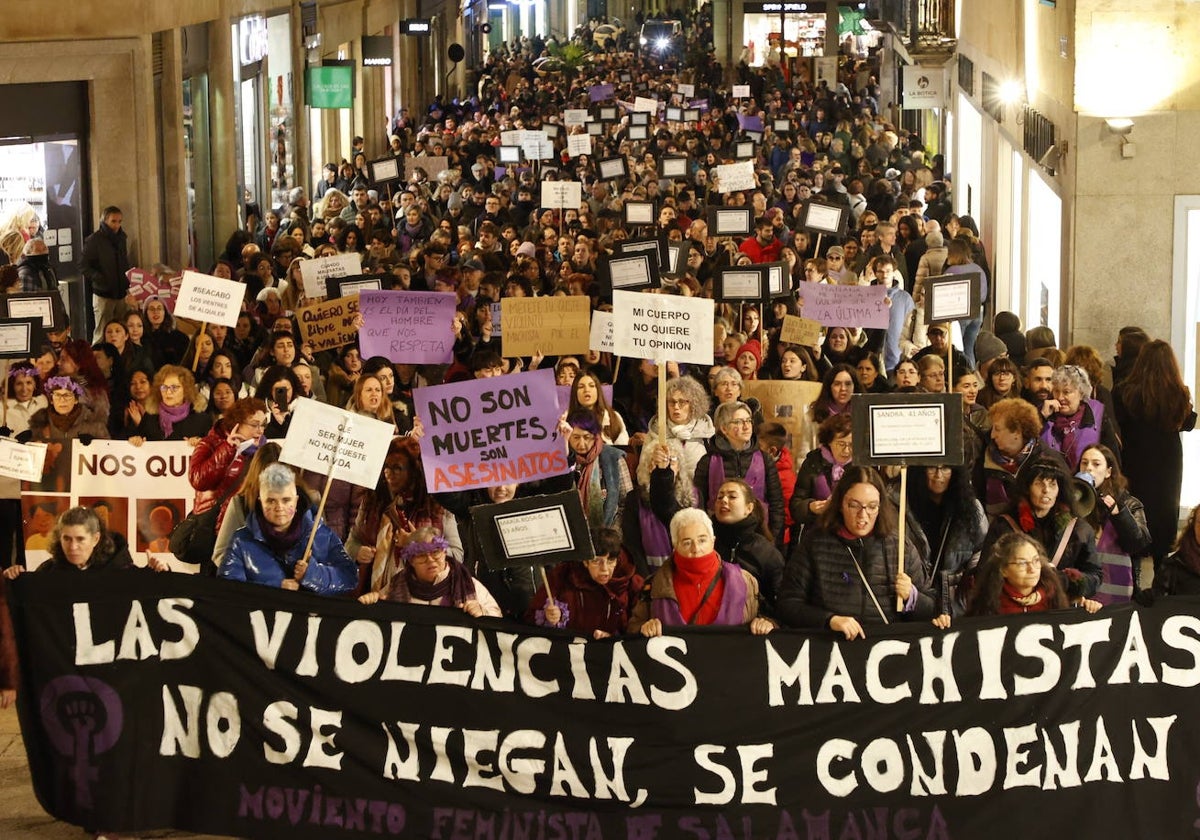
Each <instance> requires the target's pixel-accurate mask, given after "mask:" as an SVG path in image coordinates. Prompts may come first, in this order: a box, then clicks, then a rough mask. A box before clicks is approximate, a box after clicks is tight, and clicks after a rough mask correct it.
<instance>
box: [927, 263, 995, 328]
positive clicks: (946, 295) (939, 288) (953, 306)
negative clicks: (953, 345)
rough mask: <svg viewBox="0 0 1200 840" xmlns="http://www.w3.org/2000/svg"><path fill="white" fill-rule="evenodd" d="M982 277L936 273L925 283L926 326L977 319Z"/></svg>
mask: <svg viewBox="0 0 1200 840" xmlns="http://www.w3.org/2000/svg"><path fill="white" fill-rule="evenodd" d="M982 289H983V274H982V273H981V272H979V271H965V272H963V273H962V274H939V275H937V276H935V277H928V278H926V280H925V294H926V295H927V296H928V297H927V299H926V301H925V323H926V324H936V323H940V322H943V321H969V320H971V319H972V318H976V317H978V316H979V306H980V300H979V299H980V293H981V291H982Z"/></svg>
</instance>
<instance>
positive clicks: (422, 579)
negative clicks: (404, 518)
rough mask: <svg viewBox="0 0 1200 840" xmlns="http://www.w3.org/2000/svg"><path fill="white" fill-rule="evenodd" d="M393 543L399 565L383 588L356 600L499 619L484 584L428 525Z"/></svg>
mask: <svg viewBox="0 0 1200 840" xmlns="http://www.w3.org/2000/svg"><path fill="white" fill-rule="evenodd" d="M399 542H400V545H398V546H397V549H398V550H397V560H398V562H399V564H400V567H399V568H398V569H397V571H396V573H395V574H394V575H393V576H392V578H391V579H390V581H389V582H388V585H387V588H386V589H381V588H378V587H377V588H374V589H372V590H371V591H369V592H364V593H363V594H362V595H360V596H358V600H359V603H362V604H376V603H378V602H379V601H381V600H383V601H394V602H396V603H400V604H420V605H423V606H427V607H450V608H452V609H457V610H462V611H463V612H465V613H466V614H467V615H469V616H471V617H472V618H479V617H480V616H489V617H492V618H500V617H501V615H502V613H501V611H500V605H499V604H498V603H496V599H495V598H493V597H492V593H490V592H488V589H487V587H486V586H484V585H483V583H482V582H481V581H480V580H479V579H478V578H476V577H475V576H474V575H472V574H471V573H470V572H469V571H468V570H467V568H466V567H465V566H463V564H462V563H460V562H459V561H458V560H456V559H454V557H452V556H451V555H450V554H449V553H448V551H449V548H450V543H449V541H448V540H447V539H446V538H445V537H443V536H442V535H441V534H439V533H438V532H437V530H436V529H434V528H430V527H423V528H417V529H416V530H415V531H412V532H411V533H408V534H405V535H404V536H403V537H402V538H401V539H400V540H399Z"/></svg>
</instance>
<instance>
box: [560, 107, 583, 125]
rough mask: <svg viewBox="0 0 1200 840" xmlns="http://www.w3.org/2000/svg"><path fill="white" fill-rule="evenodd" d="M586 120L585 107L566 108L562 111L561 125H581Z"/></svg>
mask: <svg viewBox="0 0 1200 840" xmlns="http://www.w3.org/2000/svg"><path fill="white" fill-rule="evenodd" d="M587 121H588V110H587V108H568V109H567V110H565V111H563V125H565V126H567V128H571V127H573V126H577V125H583V124H584V123H586V122H587Z"/></svg>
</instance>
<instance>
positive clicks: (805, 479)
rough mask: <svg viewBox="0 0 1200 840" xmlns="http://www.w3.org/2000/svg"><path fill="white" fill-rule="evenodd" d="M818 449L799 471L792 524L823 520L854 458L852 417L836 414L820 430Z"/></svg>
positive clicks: (805, 460)
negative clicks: (826, 509) (823, 515)
mask: <svg viewBox="0 0 1200 840" xmlns="http://www.w3.org/2000/svg"><path fill="white" fill-rule="evenodd" d="M817 442H818V444H819V445H818V446H817V448H816V449H813V450H810V451H809V453H808V454H807V455H806V456H804V460H803V461H801V462H800V468H799V469H798V470H796V489H795V491H794V492H793V493H792V500H791V502H789V503H788V504H789V507H790V509H791V512H792V521H793V522H796V523H799V524H800V526H801V527H802V528H804V527H808V526H809V525H813V524H815V523H816V522H817V520H818V519H820V517H821V514H822V513H824V512H825V508H827V507H829V498H830V496H832V495H833V488H834V487H836V486H837V483H838V481H840V480H841V478H842V475H843V473H845V471H846V468H847V467H849V466H850V462H851V461H852V460H853V459H854V435H853V431H852V429H851V422H850V415H849V414H835V415H833V416H832V417H828V418H826V419H825V421H824V422H823V423H821V425H820V427H819V428H818V429H817Z"/></svg>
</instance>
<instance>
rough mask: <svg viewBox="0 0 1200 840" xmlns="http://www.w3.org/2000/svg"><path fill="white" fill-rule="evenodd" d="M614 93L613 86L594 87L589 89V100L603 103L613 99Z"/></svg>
mask: <svg viewBox="0 0 1200 840" xmlns="http://www.w3.org/2000/svg"><path fill="white" fill-rule="evenodd" d="M614 91H615V88H613V86H612V85H592V86H591V87H589V88H588V99H589V100H590V101H592V102H603V101H604V100H606V99H612V96H613V92H614Z"/></svg>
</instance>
